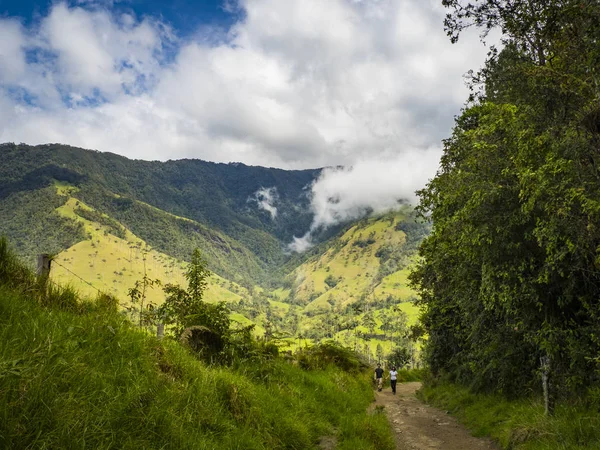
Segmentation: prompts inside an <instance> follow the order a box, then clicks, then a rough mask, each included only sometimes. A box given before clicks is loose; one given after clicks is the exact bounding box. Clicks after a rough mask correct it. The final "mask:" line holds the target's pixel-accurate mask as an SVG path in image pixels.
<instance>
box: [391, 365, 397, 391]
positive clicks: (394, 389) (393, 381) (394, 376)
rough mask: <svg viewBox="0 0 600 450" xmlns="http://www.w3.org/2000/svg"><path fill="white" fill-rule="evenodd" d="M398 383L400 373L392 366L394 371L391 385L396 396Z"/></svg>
mask: <svg viewBox="0 0 600 450" xmlns="http://www.w3.org/2000/svg"><path fill="white" fill-rule="evenodd" d="M397 381H398V371H397V370H396V366H392V370H390V384H391V386H392V392H393V393H394V395H396V382H397Z"/></svg>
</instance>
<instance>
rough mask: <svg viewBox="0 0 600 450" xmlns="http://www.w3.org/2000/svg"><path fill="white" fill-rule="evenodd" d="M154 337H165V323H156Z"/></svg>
mask: <svg viewBox="0 0 600 450" xmlns="http://www.w3.org/2000/svg"><path fill="white" fill-rule="evenodd" d="M156 337H157V338H158V339H162V338H163V337H165V324H164V323H162V322H159V323H158V324H157V325H156Z"/></svg>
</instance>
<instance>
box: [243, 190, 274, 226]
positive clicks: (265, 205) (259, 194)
mask: <svg viewBox="0 0 600 450" xmlns="http://www.w3.org/2000/svg"><path fill="white" fill-rule="evenodd" d="M278 198H279V193H278V192H277V188H276V187H275V186H273V187H270V188H264V187H261V188H260V189H259V190H258V191H256V192H255V193H254V194H253V195H252V196H251V197H250V198H248V201H249V202H256V205H257V206H258V209H262V210H263V211H267V212H268V213H269V214H270V215H271V219H273V220H275V218H276V217H277V207H276V206H275V202H276V201H277V199H278Z"/></svg>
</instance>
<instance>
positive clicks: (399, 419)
mask: <svg viewBox="0 0 600 450" xmlns="http://www.w3.org/2000/svg"><path fill="white" fill-rule="evenodd" d="M420 387H421V383H399V384H398V386H397V389H396V391H397V394H396V395H393V394H392V391H391V389H389V388H387V389H384V391H383V392H377V393H376V403H375V406H376V407H377V406H384V407H385V412H386V414H387V416H388V419H389V420H390V424H391V425H392V428H393V430H394V433H395V434H396V446H397V448H398V450H429V449H440V450H470V449H473V450H498V449H499V447H497V446H496V445H495V444H494V443H493V442H492V441H490V440H489V439H482V438H476V437H473V436H471V434H470V433H469V431H468V430H467V429H466V428H465V427H464V426H462V425H461V424H459V423H458V422H457V420H456V419H454V418H453V417H451V416H450V415H448V414H446V413H445V412H444V411H440V410H439V409H435V408H432V407H430V406H427V405H425V404H423V403H422V402H421V401H420V400H418V399H417V398H416V396H415V392H416V391H417V390H418V389H419V388H420Z"/></svg>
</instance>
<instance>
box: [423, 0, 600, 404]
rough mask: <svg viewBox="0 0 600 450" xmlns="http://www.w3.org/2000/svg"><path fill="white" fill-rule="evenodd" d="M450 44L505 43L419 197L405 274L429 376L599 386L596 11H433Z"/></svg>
mask: <svg viewBox="0 0 600 450" xmlns="http://www.w3.org/2000/svg"><path fill="white" fill-rule="evenodd" d="M444 4H445V5H446V6H448V7H450V8H451V13H450V15H449V17H448V20H447V22H446V25H447V31H448V32H449V33H450V34H451V35H452V36H454V37H456V36H457V34H456V33H460V31H461V30H462V29H464V28H465V27H467V26H470V25H473V24H474V25H477V26H482V27H484V28H493V27H495V26H498V27H500V28H501V29H502V32H503V33H504V36H503V40H504V48H503V50H502V51H501V52H491V54H490V60H489V61H488V63H487V65H486V68H485V69H484V70H483V71H481V72H480V73H479V74H478V75H476V76H474V78H473V80H472V83H473V84H472V87H473V89H476V88H479V89H480V91H479V93H478V95H477V96H474V97H473V98H472V101H471V103H470V104H469V105H468V107H467V108H466V109H465V110H464V112H463V114H462V115H461V116H460V117H459V118H458V119H457V120H456V125H455V127H454V130H453V133H452V136H451V137H450V138H449V139H447V140H446V141H445V142H444V154H443V156H442V160H441V169H440V171H439V172H438V174H437V176H436V177H435V178H434V179H433V180H432V181H431V182H430V183H429V184H428V186H427V187H426V189H424V190H422V191H421V192H420V196H421V204H420V211H421V212H422V213H423V215H424V216H426V217H429V218H430V219H431V220H432V221H433V232H432V234H431V235H430V236H429V237H428V238H427V239H425V241H424V243H423V245H422V246H421V249H420V254H421V256H422V260H421V262H420V265H419V267H418V268H417V270H416V271H415V272H414V274H413V275H412V281H413V283H414V286H415V287H416V288H417V289H418V290H419V293H420V295H421V301H420V302H421V305H422V307H423V317H422V318H423V323H424V325H425V328H426V330H427V333H428V335H429V338H428V344H427V348H426V355H427V360H428V362H429V364H430V366H431V369H432V371H433V372H434V373H436V374H444V373H445V374H448V375H450V376H451V378H452V379H453V380H458V381H460V382H462V383H464V384H468V385H470V386H471V387H474V388H476V389H480V390H492V391H497V392H502V393H505V394H511V395H522V394H525V393H529V392H531V391H532V390H533V391H534V392H535V391H538V392H539V389H540V386H541V383H540V382H539V370H538V367H539V361H540V357H542V356H547V357H549V358H550V360H551V364H550V366H551V369H550V370H551V377H552V380H553V386H554V388H555V389H556V390H555V391H554V393H553V395H554V396H559V397H563V398H564V397H568V396H570V395H573V394H574V393H577V392H581V391H582V390H583V389H585V388H586V387H588V386H596V385H598V376H597V373H598V372H597V370H598V366H597V363H596V361H595V359H594V358H595V355H597V354H598V353H599V351H600V341H599V340H598V336H599V335H600V314H598V311H600V308H599V306H600V304H599V298H598V286H599V285H600V271H598V267H599V265H598V261H599V260H600V259H599V255H600V253H599V249H600V228H598V226H597V224H598V223H600V207H599V205H600V183H598V180H599V172H598V167H600V153H599V152H598V149H599V148H600V146H599V143H600V127H598V123H600V122H598V118H599V117H600V115H598V114H597V112H598V111H600V107H599V104H598V100H597V99H598V98H599V96H600V91H599V86H600V82H599V81H600V79H599V75H598V72H597V67H598V61H600V59H599V57H600V51H599V49H598V45H597V39H598V37H599V36H600V25H599V24H600V20H599V19H600V8H599V7H598V4H597V2H592V1H579V0H577V1H564V2H563V1H561V2H558V1H550V2H546V3H544V4H543V5H542V4H540V3H539V2H519V1H507V2H494V1H488V0H481V1H476V2H468V3H467V2H462V1H460V0H452V1H444Z"/></svg>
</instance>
